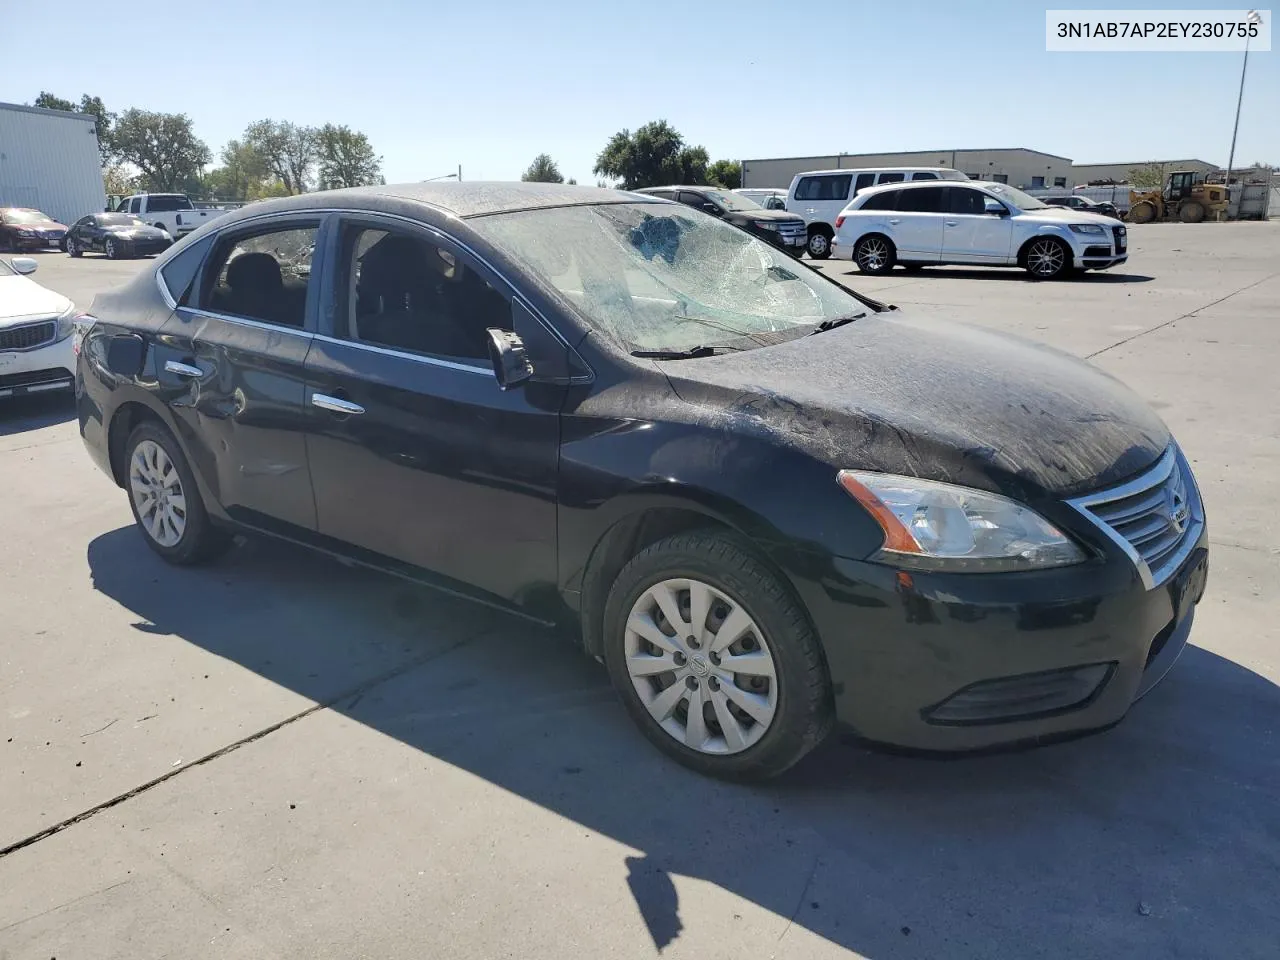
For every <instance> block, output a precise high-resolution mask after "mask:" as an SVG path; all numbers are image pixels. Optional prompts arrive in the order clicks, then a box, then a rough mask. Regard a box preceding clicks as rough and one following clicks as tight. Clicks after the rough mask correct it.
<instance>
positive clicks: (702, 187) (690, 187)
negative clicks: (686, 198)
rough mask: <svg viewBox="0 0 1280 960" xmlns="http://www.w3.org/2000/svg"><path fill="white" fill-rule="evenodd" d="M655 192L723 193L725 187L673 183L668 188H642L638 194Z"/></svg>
mask: <svg viewBox="0 0 1280 960" xmlns="http://www.w3.org/2000/svg"><path fill="white" fill-rule="evenodd" d="M654 190H714V191H716V192H717V193H723V192H724V187H713V186H711V184H709V183H673V184H671V185H670V186H666V187H641V188H640V189H639V190H636V191H635V192H636V193H644V194H649V193H652V192H653V191H654Z"/></svg>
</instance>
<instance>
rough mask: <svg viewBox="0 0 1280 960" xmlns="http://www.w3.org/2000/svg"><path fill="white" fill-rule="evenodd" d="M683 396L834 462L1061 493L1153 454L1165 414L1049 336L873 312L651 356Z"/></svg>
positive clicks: (1129, 471)
mask: <svg viewBox="0 0 1280 960" xmlns="http://www.w3.org/2000/svg"><path fill="white" fill-rule="evenodd" d="M662 368H663V371H664V372H665V373H666V374H667V376H668V377H669V378H670V379H671V382H672V386H673V387H674V389H675V391H676V393H677V394H678V395H679V396H680V397H681V398H682V399H684V400H686V401H688V402H690V403H694V404H698V405H705V406H709V407H712V408H716V409H718V411H719V412H720V413H721V414H722V415H724V416H727V417H728V423H729V424H730V427H731V428H733V426H734V425H735V424H736V425H740V426H741V427H742V428H746V429H763V430H766V431H768V432H770V433H772V434H773V435H775V436H776V437H777V438H778V439H779V440H781V441H783V442H787V443H789V444H791V445H794V446H797V447H800V448H803V449H805V450H807V451H808V452H810V453H812V454H813V455H814V456H816V457H818V458H819V459H822V460H824V461H826V462H829V463H830V464H831V465H832V466H835V467H848V468H854V469H863V470H881V471H885V472H888V473H898V474H906V475H912V476H920V477H925V478H928V479H933V480H942V481H947V482H951V483H959V484H964V485H966V486H971V487H977V488H980V489H986V490H992V491H996V492H1000V493H1004V494H1006V495H1009V496H1015V497H1018V498H1020V499H1027V498H1034V497H1039V496H1046V495H1048V496H1055V497H1061V496H1074V495H1076V494H1079V493H1083V492H1085V491H1088V490H1095V489H1098V488H1100V487H1106V486H1109V485H1111V484H1114V483H1116V482H1118V481H1120V480H1122V479H1124V478H1126V477H1129V476H1131V475H1133V474H1135V473H1138V472H1139V471H1141V470H1142V469H1143V468H1145V467H1147V466H1149V465H1150V464H1151V463H1152V462H1154V461H1155V460H1156V459H1157V458H1158V457H1159V456H1160V454H1161V453H1163V451H1164V450H1165V448H1166V447H1167V446H1168V444H1169V442H1170V437H1169V431H1168V428H1167V427H1166V426H1165V425H1164V424H1163V423H1162V422H1161V420H1160V418H1159V417H1157V416H1156V414H1155V413H1154V412H1153V411H1152V410H1151V408H1150V407H1149V406H1148V405H1147V404H1146V403H1145V402H1143V401H1142V400H1141V399H1140V398H1139V397H1138V396H1136V395H1135V394H1134V393H1133V392H1132V391H1130V390H1129V389H1128V388H1127V387H1125V386H1124V385H1123V384H1121V383H1120V382H1119V381H1117V380H1115V379H1114V378H1112V377H1111V376H1109V375H1107V374H1106V373H1103V372H1102V371H1101V370H1099V369H1097V368H1096V367H1093V366H1090V365H1089V364H1087V363H1085V362H1083V361H1081V360H1077V359H1076V358H1074V357H1072V356H1070V355H1068V354H1065V353H1062V352H1060V351H1057V350H1053V349H1050V348H1048V347H1043V346H1039V345H1037V344H1034V343H1031V342H1028V341H1025V340H1022V339H1019V338H1016V337H1011V336H1008V335H1005V334H999V333H995V332H992V331H988V330H983V329H980V328H977V327H972V326H968V325H966V324H960V323H952V322H948V321H943V320H933V319H926V318H922V317H908V316H904V315H903V314H902V313H900V312H897V311H895V312H893V313H888V314H881V315H873V316H869V317H866V318H864V319H862V320H858V321H856V322H854V323H851V324H848V325H846V326H843V327H838V328H837V329H835V330H831V331H828V332H826V333H822V334H818V335H817V336H809V337H801V338H799V339H796V340H791V341H788V342H786V343H783V344H779V345H777V346H773V347H763V348H759V349H755V350H748V351H743V352H741V353H735V354H726V355H720V356H716V357H708V358H703V359H696V360H677V361H666V362H664V363H662Z"/></svg>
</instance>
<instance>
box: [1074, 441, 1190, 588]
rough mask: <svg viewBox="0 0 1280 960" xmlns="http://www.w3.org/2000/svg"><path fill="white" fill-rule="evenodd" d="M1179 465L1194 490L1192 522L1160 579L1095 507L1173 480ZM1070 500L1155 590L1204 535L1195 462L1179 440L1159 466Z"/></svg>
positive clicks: (1162, 567) (1156, 465)
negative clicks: (1192, 467) (1099, 514)
mask: <svg viewBox="0 0 1280 960" xmlns="http://www.w3.org/2000/svg"><path fill="white" fill-rule="evenodd" d="M1175 465H1177V466H1178V467H1180V468H1181V469H1182V475H1183V478H1184V482H1185V483H1186V487H1187V491H1188V493H1194V496H1192V497H1190V498H1189V499H1190V503H1189V504H1188V506H1189V507H1190V508H1191V522H1190V523H1189V524H1188V525H1187V530H1186V533H1185V535H1184V536H1183V540H1182V543H1181V545H1180V546H1179V547H1178V549H1177V550H1176V551H1175V552H1174V553H1173V555H1172V556H1170V557H1169V559H1168V560H1166V561H1165V562H1164V563H1163V564H1162V565H1161V570H1162V571H1163V576H1161V577H1160V579H1159V580H1157V579H1156V577H1155V574H1154V573H1153V572H1152V570H1151V568H1150V567H1149V566H1148V565H1147V562H1146V561H1145V560H1144V559H1142V555H1141V554H1139V553H1138V551H1137V548H1136V547H1134V546H1133V544H1131V543H1130V542H1129V541H1128V540H1126V539H1125V538H1124V536H1123V535H1122V534H1121V533H1119V532H1118V531H1117V530H1115V529H1113V528H1112V526H1111V525H1110V524H1109V523H1107V522H1106V521H1105V520H1103V519H1102V518H1101V517H1098V516H1096V515H1095V514H1094V513H1093V511H1092V509H1091V508H1092V507H1095V506H1098V505H1099V504H1104V503H1110V502H1112V501H1115V500H1123V499H1124V498H1126V497H1131V496H1133V495H1134V494H1136V493H1142V492H1144V491H1148V490H1153V489H1155V488H1156V487H1161V486H1163V485H1164V484H1166V483H1167V482H1168V481H1169V475H1170V474H1171V473H1172V472H1173V468H1174V466H1175ZM1067 504H1068V505H1069V506H1071V507H1073V508H1075V510H1076V512H1078V513H1079V514H1080V515H1081V516H1082V517H1084V518H1085V519H1086V520H1088V521H1089V522H1090V523H1091V524H1093V525H1094V527H1096V528H1097V529H1098V530H1100V531H1101V532H1102V533H1103V534H1104V535H1105V536H1106V537H1107V539H1109V540H1110V541H1111V542H1112V543H1114V544H1115V545H1116V546H1117V547H1119V548H1120V550H1121V551H1123V552H1124V554H1125V555H1126V556H1127V557H1128V558H1129V560H1130V561H1131V562H1132V563H1133V565H1134V568H1135V569H1136V570H1137V571H1138V576H1139V578H1141V580H1142V585H1143V586H1144V587H1145V588H1146V589H1148V590H1154V589H1155V588H1156V587H1159V586H1163V585H1164V584H1165V583H1167V582H1168V580H1169V578H1170V577H1171V576H1172V575H1173V574H1174V573H1175V572H1176V571H1177V570H1178V568H1179V567H1181V566H1182V564H1183V562H1184V561H1185V560H1186V559H1187V557H1188V556H1190V555H1191V551H1192V550H1193V549H1195V546H1196V543H1197V542H1198V541H1199V539H1200V534H1201V532H1202V531H1203V530H1204V522H1205V521H1204V501H1203V500H1202V499H1201V497H1200V488H1199V486H1197V484H1196V480H1195V475H1194V474H1193V473H1192V472H1191V466H1190V464H1188V463H1187V460H1186V458H1185V457H1184V456H1183V455H1182V451H1181V450H1179V449H1178V445H1177V444H1176V443H1171V444H1169V448H1168V449H1167V450H1165V452H1164V454H1163V455H1162V456H1161V457H1160V459H1159V460H1157V461H1156V464H1155V466H1153V467H1151V468H1150V469H1149V470H1147V471H1146V472H1144V473H1142V474H1140V475H1139V476H1137V477H1135V478H1134V479H1132V480H1129V481H1127V482H1126V483H1122V484H1120V485H1119V486H1118V487H1109V488H1107V489H1106V490H1097V491H1095V492H1093V493H1087V494H1084V495H1083V496H1079V497H1072V498H1071V499H1069V500H1067Z"/></svg>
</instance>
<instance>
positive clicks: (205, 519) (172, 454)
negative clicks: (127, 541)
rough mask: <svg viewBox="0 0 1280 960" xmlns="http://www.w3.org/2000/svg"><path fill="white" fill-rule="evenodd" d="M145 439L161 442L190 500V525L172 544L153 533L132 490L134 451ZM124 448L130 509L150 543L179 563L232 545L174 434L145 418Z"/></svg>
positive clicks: (192, 561)
mask: <svg viewBox="0 0 1280 960" xmlns="http://www.w3.org/2000/svg"><path fill="white" fill-rule="evenodd" d="M145 440H150V441H151V442H153V443H155V444H156V445H158V446H159V447H160V448H161V449H162V450H163V451H164V453H165V455H166V456H167V457H168V458H169V460H170V462H171V463H172V464H173V466H174V467H175V468H176V469H177V472H178V480H179V483H180V484H181V488H180V492H181V493H182V496H183V498H184V500H185V501H186V528H185V529H184V530H183V532H182V536H181V538H180V539H179V540H178V541H177V543H175V544H172V545H166V544H162V543H160V542H158V541H157V540H156V539H155V537H154V536H152V534H151V532H150V531H149V530H148V528H147V525H146V524H145V523H144V522H143V520H142V518H141V517H140V516H139V515H138V504H137V502H136V500H135V498H134V496H133V493H132V490H131V483H130V470H131V465H132V463H133V458H134V452H135V451H136V450H137V448H138V445H139V444H141V443H142V442H143V441H145ZM124 449H125V462H124V472H125V477H124V485H125V494H126V495H127V496H128V497H129V509H130V510H132V511H133V519H134V522H135V523H137V525H138V530H139V532H140V533H141V534H142V538H143V539H144V540H145V541H146V542H147V546H149V547H150V548H151V549H152V550H154V551H155V552H156V553H158V554H159V555H160V556H161V557H163V558H164V559H165V560H167V561H168V562H169V563H172V564H175V565H178V566H190V565H194V564H199V563H205V562H207V561H209V560H212V559H214V558H215V557H217V556H219V555H220V554H222V553H223V552H225V551H226V549H227V548H228V547H229V546H230V545H231V536H230V534H228V533H227V532H226V531H224V530H220V529H218V528H217V527H215V526H214V525H213V523H212V522H211V521H210V520H209V514H208V512H207V511H206V510H205V508H204V502H203V501H202V500H201V499H200V488H199V487H198V486H197V485H196V480H195V477H194V476H193V475H192V473H191V467H190V466H188V464H187V458H186V457H185V456H183V454H182V448H181V447H179V446H178V442H177V441H176V440H175V439H174V438H173V434H171V433H170V432H169V431H168V429H167V428H166V427H165V426H164V425H163V424H161V423H159V422H157V421H155V420H144V421H143V422H142V423H140V424H138V426H136V427H135V428H134V430H133V433H131V434H129V439H128V440H126V441H125V448H124Z"/></svg>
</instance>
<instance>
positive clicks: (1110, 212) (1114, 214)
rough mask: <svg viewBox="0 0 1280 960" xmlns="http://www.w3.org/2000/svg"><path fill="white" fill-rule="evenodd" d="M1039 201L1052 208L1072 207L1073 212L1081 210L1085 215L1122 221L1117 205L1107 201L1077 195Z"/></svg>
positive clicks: (1044, 198) (1046, 198) (1043, 198)
mask: <svg viewBox="0 0 1280 960" xmlns="http://www.w3.org/2000/svg"><path fill="white" fill-rule="evenodd" d="M1039 199H1040V200H1041V201H1042V202H1043V203H1047V204H1049V206H1051V207H1070V208H1071V209H1072V210H1080V211H1082V212H1084V213H1099V214H1102V216H1104V217H1111V218H1113V219H1115V220H1119V219H1120V211H1119V210H1117V209H1116V205H1115V204H1114V203H1110V202H1108V201H1106V200H1090V199H1089V198H1088V197H1080V196H1076V195H1075V194H1072V195H1071V196H1069V197H1040V198H1039Z"/></svg>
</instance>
